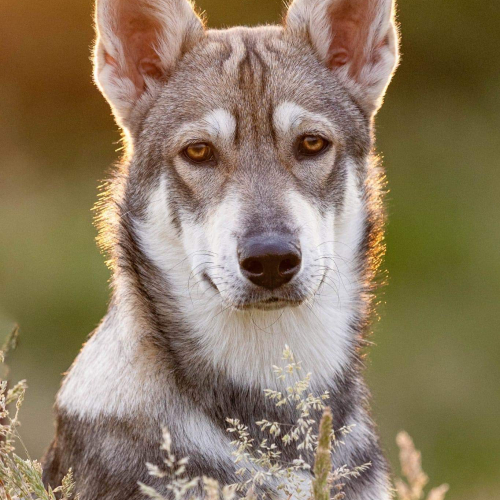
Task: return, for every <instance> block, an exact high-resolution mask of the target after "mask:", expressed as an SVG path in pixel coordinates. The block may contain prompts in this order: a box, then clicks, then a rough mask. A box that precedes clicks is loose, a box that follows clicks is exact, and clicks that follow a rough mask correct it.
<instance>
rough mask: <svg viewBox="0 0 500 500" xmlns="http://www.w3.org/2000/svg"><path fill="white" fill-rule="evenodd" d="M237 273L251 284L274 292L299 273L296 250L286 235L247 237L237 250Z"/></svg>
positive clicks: (299, 254)
mask: <svg viewBox="0 0 500 500" xmlns="http://www.w3.org/2000/svg"><path fill="white" fill-rule="evenodd" d="M238 258H239V265H240V270H241V273H242V275H243V276H244V277H246V278H247V279H248V280H249V281H251V282H252V283H253V284H254V285H257V286H259V287H262V288H266V289H268V290H275V289H277V288H279V287H281V286H283V285H285V284H287V283H289V282H290V281H291V280H292V279H293V278H294V276H295V275H296V274H298V272H299V270H300V264H301V261H302V258H301V253H300V247H298V245H297V244H295V243H294V241H290V240H289V237H287V236H280V235H270V236H266V237H264V236H258V237H253V238H249V239H248V240H246V241H244V242H243V243H242V244H241V247H240V248H239V249H238Z"/></svg>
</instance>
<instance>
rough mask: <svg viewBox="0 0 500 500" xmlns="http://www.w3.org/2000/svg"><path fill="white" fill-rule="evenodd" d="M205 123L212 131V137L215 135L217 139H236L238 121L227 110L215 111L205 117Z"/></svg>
mask: <svg viewBox="0 0 500 500" xmlns="http://www.w3.org/2000/svg"><path fill="white" fill-rule="evenodd" d="M203 121H204V122H206V124H207V125H208V128H209V129H211V130H209V132H210V133H211V135H214V136H215V137H216V138H217V139H218V138H219V137H220V138H222V139H232V138H233V137H234V134H235V131H236V120H235V118H234V116H233V115H232V114H231V113H230V112H229V111H227V110H226V109H222V108H220V109H215V110H214V111H212V112H210V113H208V114H207V115H205V117H204V118H203Z"/></svg>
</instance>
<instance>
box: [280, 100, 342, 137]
mask: <svg viewBox="0 0 500 500" xmlns="http://www.w3.org/2000/svg"><path fill="white" fill-rule="evenodd" d="M305 120H308V121H311V122H316V123H318V124H322V125H323V126H326V127H328V128H329V129H331V128H332V127H333V128H334V124H333V123H331V122H330V120H328V119H327V118H326V117H325V116H323V115H320V114H318V113H311V112H310V111H307V110H306V109H304V108H303V107H302V106H299V105H298V104H296V103H294V102H290V101H285V102H282V103H281V104H279V105H278V106H276V109H275V110H274V114H273V123H274V126H275V128H276V130H278V131H279V132H280V133H282V134H285V133H287V132H289V131H290V130H293V129H295V128H297V127H298V126H299V125H300V124H301V123H302V122H303V121H305Z"/></svg>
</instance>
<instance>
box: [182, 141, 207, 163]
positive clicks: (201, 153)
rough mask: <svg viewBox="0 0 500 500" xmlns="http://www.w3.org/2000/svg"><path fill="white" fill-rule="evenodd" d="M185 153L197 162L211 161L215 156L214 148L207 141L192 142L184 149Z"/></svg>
mask: <svg viewBox="0 0 500 500" xmlns="http://www.w3.org/2000/svg"><path fill="white" fill-rule="evenodd" d="M184 154H185V155H186V156H187V157H188V158H189V159H190V160H191V161H194V162H196V163H203V162H206V161H209V160H211V159H212V158H213V156H214V154H213V151H212V148H211V147H210V145H208V144H206V143H205V142H200V143H197V144H191V145H190V146H188V147H187V148H186V149H185V150H184Z"/></svg>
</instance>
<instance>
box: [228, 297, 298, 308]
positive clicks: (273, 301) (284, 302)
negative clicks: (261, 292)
mask: <svg viewBox="0 0 500 500" xmlns="http://www.w3.org/2000/svg"><path fill="white" fill-rule="evenodd" d="M302 303H303V301H302V300H289V299H282V298H279V297H271V298H270V299H266V300H260V301H254V302H243V303H240V304H235V306H234V307H235V309H238V310H240V311H248V310H250V309H261V310H263V311H272V310H276V309H284V308H286V307H297V306H300V305H301V304H302Z"/></svg>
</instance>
